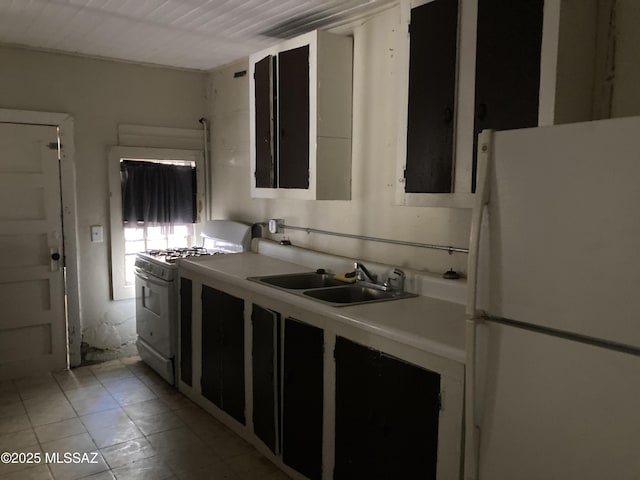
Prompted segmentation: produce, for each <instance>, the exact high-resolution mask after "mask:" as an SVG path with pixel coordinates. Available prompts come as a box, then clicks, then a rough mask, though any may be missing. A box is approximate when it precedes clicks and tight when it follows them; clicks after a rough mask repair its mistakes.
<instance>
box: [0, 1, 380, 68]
mask: <svg viewBox="0 0 640 480" xmlns="http://www.w3.org/2000/svg"><path fill="white" fill-rule="evenodd" d="M388 3H391V2H390V0H346V1H337V0H329V1H320V0H265V1H260V0H247V1H238V0H0V43H5V44H13V45H22V46H27V47H35V48H41V49H47V50H59V51H64V52H73V53H78V54H84V55H92V56H100V57H107V58H113V59H121V60H128V61H134V62H144V63H153V64H159V65H169V66H174V67H182V68H193V69H199V70H209V69H211V68H215V67H217V66H220V65H224V64H227V63H229V62H232V61H234V60H237V59H238V58H241V57H245V56H248V55H249V54H251V53H254V52H256V51H258V50H261V49H263V48H266V47H268V46H270V45H272V44H275V43H278V42H279V41H280V40H281V39H284V38H290V37H293V36H295V35H297V34H300V33H304V32H307V31H310V30H313V29H315V28H319V27H322V26H323V25H328V24H335V23H339V22H343V21H345V20H348V19H351V18H359V17H362V16H363V15H365V14H367V13H368V12H370V11H373V10H374V9H377V8H379V7H380V6H381V5H385V4H388Z"/></svg>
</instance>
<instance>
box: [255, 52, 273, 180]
mask: <svg viewBox="0 0 640 480" xmlns="http://www.w3.org/2000/svg"><path fill="white" fill-rule="evenodd" d="M275 61H276V57H274V56H272V55H267V56H266V57H264V58H263V59H262V60H260V61H258V62H256V64H255V70H254V74H253V78H254V80H255V132H256V145H255V152H256V171H255V182H256V183H255V184H256V186H257V187H259V188H274V187H276V175H277V172H276V167H277V165H276V162H275V150H276V139H275V137H274V129H275V127H276V125H275V123H274V122H275V115H274V107H275V105H274V95H273V87H274V84H275V77H274V75H275Z"/></svg>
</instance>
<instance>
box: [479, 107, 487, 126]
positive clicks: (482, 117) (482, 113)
mask: <svg viewBox="0 0 640 480" xmlns="http://www.w3.org/2000/svg"><path fill="white" fill-rule="evenodd" d="M486 118H487V104H486V103H479V104H478V120H479V121H481V122H484V120H485V119H486Z"/></svg>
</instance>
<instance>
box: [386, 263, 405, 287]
mask: <svg viewBox="0 0 640 480" xmlns="http://www.w3.org/2000/svg"><path fill="white" fill-rule="evenodd" d="M406 278H407V275H406V274H405V273H404V272H403V271H402V270H400V269H399V268H394V269H393V271H392V272H391V273H390V274H389V276H388V277H387V281H386V282H384V285H386V286H387V287H388V288H389V289H390V290H395V291H397V292H400V293H403V292H404V281H405V279H406Z"/></svg>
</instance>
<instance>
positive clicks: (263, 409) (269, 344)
mask: <svg viewBox="0 0 640 480" xmlns="http://www.w3.org/2000/svg"><path fill="white" fill-rule="evenodd" d="M251 324H252V331H253V333H252V342H253V351H252V355H251V358H252V360H251V361H252V367H253V431H254V433H255V434H256V436H257V437H258V438H260V439H261V440H262V441H263V442H264V443H265V445H267V447H269V449H271V451H272V452H273V453H275V454H278V453H279V451H280V445H279V437H280V436H279V425H280V410H281V396H280V385H281V383H280V315H279V314H278V313H277V312H273V311H271V310H267V309H265V308H262V307H260V306H258V305H255V304H254V305H253V310H252V313H251Z"/></svg>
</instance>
